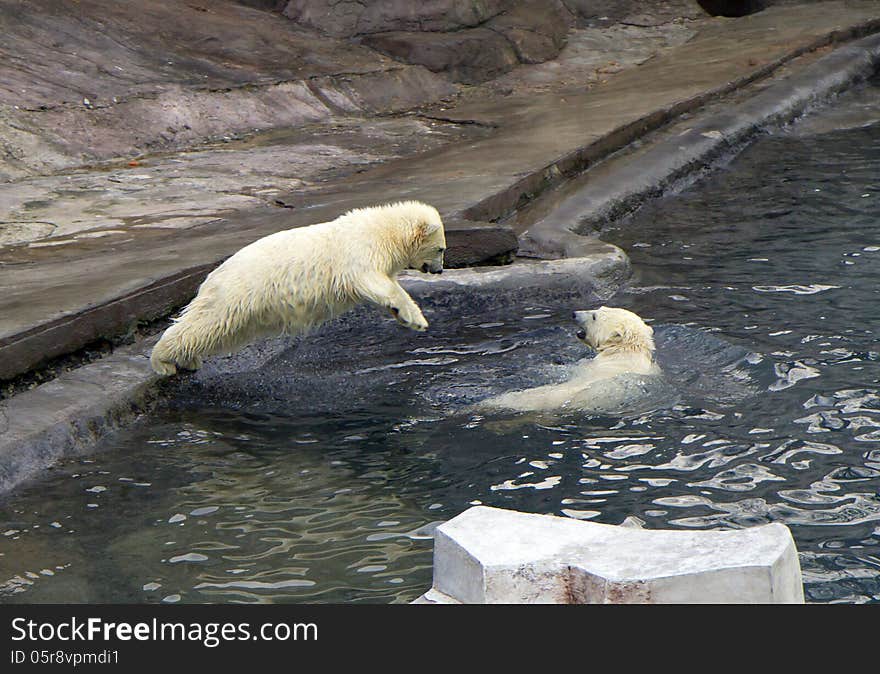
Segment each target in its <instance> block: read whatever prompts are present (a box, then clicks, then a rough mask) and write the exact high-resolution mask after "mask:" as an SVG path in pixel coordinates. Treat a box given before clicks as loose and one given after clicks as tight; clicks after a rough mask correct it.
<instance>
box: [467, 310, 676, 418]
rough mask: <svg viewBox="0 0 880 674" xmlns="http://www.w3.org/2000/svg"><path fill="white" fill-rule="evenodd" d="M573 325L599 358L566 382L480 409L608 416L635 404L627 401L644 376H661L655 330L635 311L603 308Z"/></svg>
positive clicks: (577, 367) (577, 315)
mask: <svg viewBox="0 0 880 674" xmlns="http://www.w3.org/2000/svg"><path fill="white" fill-rule="evenodd" d="M574 320H575V322H576V323H577V324H578V326H579V327H580V329H579V330H578V332H577V337H578V339H580V340H581V341H582V342H583V343H584V344H586V345H587V346H589V347H591V348H592V349H594V350H595V351H596V356H595V357H594V358H590V359H584V360H581V361H579V362H577V363H576V364H574V365H573V366H572V368H571V372H570V377H569V378H568V379H567V380H566V381H564V382H562V383H559V384H548V385H546V386H538V387H536V388H530V389H526V390H524V391H512V392H510V393H503V394H501V395H498V396H495V397H493V398H489V399H487V400H484V401H482V402H480V403H478V407H480V408H483V409H496V410H502V409H503V410H512V411H517V412H552V411H561V410H583V411H597V412H603V413H605V412H610V411H614V409H615V408H621V409H622V407H624V406H626V405H627V403H629V402H631V401H629V400H628V398H630V397H631V394H632V393H633V392H634V391H636V389H637V388H640V387H642V384H643V383H644V378H645V377H655V376H658V375H660V374H661V371H660V367H659V366H658V365H657V363H656V362H655V361H654V330H653V329H652V328H651V326H650V325H647V324H645V322H644V321H643V320H642V319H641V318H640V317H639V316H637V315H636V314H634V313H633V312H631V311H627V310H626V309H620V308H618V307H599V308H598V309H595V310H593V311H576V312H574ZM634 383H635V384H636V385H635V386H634V385H633V384H634ZM642 388H643V387H642Z"/></svg>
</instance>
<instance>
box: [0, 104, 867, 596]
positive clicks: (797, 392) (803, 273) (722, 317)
mask: <svg viewBox="0 0 880 674" xmlns="http://www.w3.org/2000/svg"><path fill="white" fill-rule="evenodd" d="M876 94H877V91H876V89H872V88H868V89H866V90H863V91H860V92H857V94H856V95H857V96H858V97H861V98H859V99H858V103H859V105H861V106H865V105H866V103H865V101H870V100H877V96H876ZM872 97H873V98H872ZM841 103H842V104H843V105H845V104H846V99H844V100H842V101H841ZM835 114H838V117H841V115H840V113H835ZM843 117H845V118H846V119H847V120H848V124H847V126H848V127H850V128H847V129H845V130H840V129H837V128H836V127H835V125H834V124H832V123H825V124H824V126H823V124H821V123H819V122H816V121H815V118H814V120H813V121H811V122H810V124H811V125H812V126H811V127H810V128H809V129H808V130H809V133H806V132H804V133H801V132H799V131H798V127H795V128H794V129H793V130H791V131H788V132H785V133H779V134H777V135H774V136H770V137H767V138H765V139H763V140H761V141H759V142H758V143H756V144H755V145H754V146H753V147H751V148H750V149H749V150H747V151H746V152H744V153H743V154H742V155H741V156H740V157H739V158H738V159H737V160H736V161H735V162H733V164H732V165H731V166H730V167H729V169H728V170H726V171H724V172H723V173H719V174H717V175H715V176H713V177H711V178H710V179H708V180H706V181H705V182H704V183H702V184H701V185H700V186H698V187H696V188H693V189H691V190H689V191H687V192H685V193H682V194H681V195H677V196H672V197H668V198H665V199H663V200H660V201H657V202H655V203H652V204H650V205H648V206H646V207H644V208H643V209H642V210H641V211H640V212H638V213H637V214H636V215H635V216H634V217H633V218H631V219H630V220H628V221H627V222H625V223H621V225H620V226H619V227H618V228H616V229H614V230H611V231H608V232H605V233H604V234H603V238H605V239H607V240H609V241H611V242H613V243H616V244H618V245H620V246H622V247H623V248H624V249H625V250H627V252H628V253H629V254H630V256H631V259H632V261H633V265H634V268H635V270H636V278H635V280H634V283H633V284H632V285H631V286H630V287H629V288H627V289H626V290H625V291H624V292H623V293H621V294H620V295H619V296H618V297H616V298H614V301H613V302H609V304H610V303H614V304H618V305H621V306H625V307H627V308H630V309H632V310H634V311H636V312H637V313H639V314H641V315H642V316H644V317H646V318H648V319H650V320H651V321H652V322H653V324H654V327H655V331H656V341H657V346H658V359H659V361H660V363H661V365H662V367H663V369H664V372H665V373H666V377H667V379H668V380H669V381H670V382H672V384H673V385H674V387H675V395H674V399H671V400H670V401H668V403H669V404H666V405H662V406H659V407H660V409H657V410H655V411H653V412H651V413H646V414H633V415H628V416H624V417H622V418H620V417H616V418H614V417H585V416H582V415H581V416H576V415H559V416H555V417H541V418H536V417H534V418H528V417H516V416H510V415H508V416H500V415H499V416H492V417H488V416H486V415H478V414H474V413H472V412H470V411H469V405H470V404H472V403H473V402H476V401H478V400H480V399H481V398H483V397H487V396H489V395H493V394H495V393H500V392H502V391H505V390H509V389H511V388H518V387H519V388H523V387H527V386H534V385H538V384H543V383H548V382H553V381H559V380H561V379H563V378H564V377H565V373H566V368H567V367H568V366H569V365H570V364H571V363H573V362H575V361H576V360H578V359H580V358H583V357H584V356H585V355H586V354H585V352H584V348H583V346H582V345H580V344H579V343H578V342H577V341H576V340H575V339H574V337H573V332H574V326H572V325H571V324H570V323H569V320H568V317H569V315H570V312H571V310H572V309H575V308H584V307H582V306H572V302H571V301H568V300H566V301H563V302H560V301H556V300H554V298H546V301H543V302H535V303H531V304H523V305H522V306H521V307H518V308H517V311H515V312H510V311H499V310H496V311H493V310H492V309H491V308H489V309H486V308H485V307H482V308H481V309H480V310H479V311H478V312H473V313H471V314H469V312H468V308H467V306H462V307H459V308H456V307H452V306H445V307H433V308H430V307H429V308H428V309H429V310H428V312H427V313H428V318H429V320H431V322H432V330H431V331H430V332H429V333H427V334H424V335H413V334H411V333H408V332H406V331H403V330H401V329H398V328H397V326H395V325H394V324H393V323H391V322H387V321H385V320H384V319H383V318H381V317H378V316H376V315H375V314H373V313H369V312H356V313H355V314H353V315H352V316H350V317H346V318H344V319H343V320H341V321H339V322H338V323H336V324H334V325H332V326H329V327H328V328H326V329H324V330H322V331H319V332H318V333H316V334H314V335H311V336H309V337H307V338H305V339H301V340H294V341H288V340H274V341H270V342H265V343H262V344H260V345H257V346H255V347H253V348H250V349H248V350H247V351H246V352H245V353H243V354H241V355H239V356H236V357H231V358H220V359H215V360H213V361H212V362H211V363H209V364H208V365H207V367H206V368H205V369H204V370H203V371H202V372H201V373H199V375H198V376H195V377H192V378H190V379H189V380H187V381H186V382H184V383H183V384H182V385H181V386H180V388H179V390H178V391H177V392H176V395H175V396H174V397H173V399H172V400H171V401H169V404H168V407H167V409H164V410H163V411H161V412H160V413H157V414H156V415H154V416H152V417H150V418H148V419H144V420H142V422H141V423H140V424H139V425H138V426H137V427H136V428H134V429H131V430H129V431H127V432H126V433H125V434H120V435H119V436H117V437H115V438H112V439H110V440H108V441H107V442H106V443H105V446H104V448H103V449H104V451H102V452H100V453H98V454H95V455H94V456H91V457H89V458H88V459H80V460H74V461H69V462H67V463H65V464H63V465H61V466H59V467H57V468H56V469H55V470H54V471H53V475H52V476H51V477H49V478H48V479H47V480H44V481H42V482H40V483H39V484H35V485H32V486H31V487H29V488H25V489H22V490H20V491H18V492H17V493H16V494H14V496H13V497H10V498H8V499H7V500H6V501H5V502H4V503H3V504H0V520H2V522H0V600H2V601H6V602H17V601H27V602H45V601H53V602H81V601H89V602H95V601H103V602H121V601H129V602H154V601H155V602H159V601H167V602H176V601H183V602H206V601H207V602H213V601H241V602H281V601H344V602H348V601H369V602H390V601H398V602H400V601H409V600H412V599H413V598H415V597H416V596H417V595H418V594H420V593H421V592H422V591H424V589H425V588H427V587H428V586H429V585H430V579H431V539H430V532H431V530H432V528H433V526H435V525H436V523H437V522H439V521H443V520H446V519H448V518H450V517H453V516H454V515H456V514H458V513H459V512H461V511H462V510H464V509H466V508H467V507H468V506H469V504H476V503H484V504H488V505H496V506H501V507H508V508H516V509H519V510H524V511H529V512H543V513H554V514H558V515H565V516H568V517H573V518H578V519H589V520H594V521H598V522H606V523H612V524H618V523H620V522H622V521H623V520H624V519H625V518H627V517H634V518H638V519H639V520H641V521H642V522H643V523H644V526H646V527H648V528H660V527H672V528H709V527H746V526H753V525H756V524H761V523H764V522H770V521H780V522H784V523H786V524H787V525H789V526H790V527H791V529H792V531H793V533H794V535H795V538H796V539H797V543H798V547H799V549H800V551H801V562H802V565H803V568H804V572H805V579H806V582H807V586H806V589H807V596H808V599H809V600H811V601H850V602H851V601H858V602H866V601H877V600H878V599H880V496H878V493H880V385H878V377H880V354H878V347H877V343H878V340H877V331H878V329H880V312H878V311H877V307H878V299H880V298H878V292H880V290H878V287H877V284H876V279H877V278H878V273H880V230H878V229H877V221H878V216H880V186H878V185H877V183H876V179H877V178H876V177H877V176H878V175H880V126H878V125H866V126H864V125H859V124H853V123H851V122H852V119H853V117H852V115H849V116H846V115H843Z"/></svg>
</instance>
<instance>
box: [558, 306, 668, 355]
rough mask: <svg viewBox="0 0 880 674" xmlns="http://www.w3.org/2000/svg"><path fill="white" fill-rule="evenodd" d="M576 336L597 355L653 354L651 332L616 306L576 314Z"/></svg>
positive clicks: (641, 321)
mask: <svg viewBox="0 0 880 674" xmlns="http://www.w3.org/2000/svg"><path fill="white" fill-rule="evenodd" d="M574 320H575V322H576V323H577V324H578V326H580V330H578V332H577V337H578V339H580V340H581V341H582V342H583V343H584V344H586V345H587V346H589V347H591V348H593V349H595V350H596V351H597V352H598V353H607V354H612V353H620V352H624V351H627V352H638V353H643V354H645V355H648V354H653V352H654V330H653V328H651V326H650V325H646V324H645V322H644V321H643V320H642V319H641V318H639V316H637V315H636V314H634V313H633V312H631V311H627V310H626V309H620V308H618V307H599V308H598V309H594V310H592V311H575V312H574Z"/></svg>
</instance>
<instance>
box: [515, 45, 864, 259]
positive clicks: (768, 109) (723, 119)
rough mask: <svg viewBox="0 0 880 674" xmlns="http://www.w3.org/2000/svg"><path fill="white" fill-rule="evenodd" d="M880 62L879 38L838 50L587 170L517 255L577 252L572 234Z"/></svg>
mask: <svg viewBox="0 0 880 674" xmlns="http://www.w3.org/2000/svg"><path fill="white" fill-rule="evenodd" d="M878 64H880V35H872V36H870V37H867V38H863V39H861V40H858V41H856V42H854V43H852V44H850V45H846V46H843V47H839V48H838V49H836V50H835V51H833V52H832V53H830V54H828V55H827V56H825V57H823V58H821V59H819V60H818V61H817V62H816V63H814V64H812V65H810V66H807V67H805V68H804V69H803V70H802V71H800V72H797V73H796V74H794V75H792V76H791V77H789V78H787V79H785V80H781V81H779V82H777V83H774V84H772V85H770V86H769V87H768V88H767V89H766V90H765V91H763V92H761V93H759V94H757V95H755V96H754V97H752V98H750V99H748V100H746V101H745V102H743V103H740V104H739V105H736V106H733V107H731V108H729V109H727V110H724V111H723V112H721V113H720V114H719V113H716V114H708V115H703V116H702V117H698V119H697V121H696V122H695V123H694V124H692V125H691V126H690V128H688V129H687V130H686V131H684V132H682V133H681V135H675V136H672V137H669V138H667V139H665V140H663V141H660V142H658V143H656V144H654V145H652V146H650V148H649V149H648V150H646V151H644V152H640V153H638V154H637V155H636V156H633V157H626V156H623V157H620V158H619V159H618V160H616V161H615V160H612V161H614V162H615V163H614V166H613V167H611V166H604V167H597V168H596V169H593V170H592V171H591V172H590V173H587V174H584V176H583V177H582V180H583V181H584V185H583V187H582V188H581V189H578V190H576V191H574V192H573V193H572V194H571V195H569V196H568V197H567V198H565V199H563V200H562V201H561V202H560V203H558V204H557V206H556V207H555V208H554V210H553V211H552V213H550V214H549V215H547V216H546V217H544V218H543V219H541V220H540V221H538V222H536V223H534V224H532V225H531V226H530V227H529V228H528V230H527V231H526V232H525V233H524V234H523V236H522V239H521V252H522V254H526V255H532V256H535V257H557V256H577V255H580V243H581V242H580V237H578V236H577V234H579V233H582V232H587V231H592V230H596V229H598V228H600V227H601V225H603V224H605V223H607V222H609V221H611V220H614V219H616V218H619V217H621V216H623V215H625V214H626V213H628V212H630V211H632V210H634V209H635V208H637V207H638V206H639V205H640V204H641V203H643V202H644V201H645V200H646V199H648V198H652V197H658V196H660V195H662V194H664V193H665V192H666V191H668V190H669V189H672V188H674V186H675V185H676V183H678V182H680V181H682V180H685V179H686V178H688V176H690V175H692V174H694V173H696V172H698V171H700V170H702V169H705V168H706V167H707V166H709V165H711V164H712V163H713V162H715V161H718V160H719V159H722V158H724V157H727V156H730V155H731V154H732V153H734V152H736V151H738V150H741V149H743V148H744V147H745V146H746V145H747V144H748V142H749V141H750V140H751V139H753V138H754V137H756V136H757V135H758V134H759V133H760V132H761V131H762V130H763V129H766V128H768V127H772V126H774V125H780V124H784V123H787V122H789V121H791V120H793V119H795V118H796V117H798V116H799V115H802V114H804V113H805V112H806V111H807V110H808V109H809V108H810V106H812V105H815V104H816V103H817V102H820V101H822V100H825V99H828V98H831V97H832V96H834V95H835V94H838V93H840V92H841V91H843V90H844V89H846V88H848V87H849V86H852V85H853V84H854V83H855V82H857V81H859V80H861V79H865V78H867V77H869V76H870V75H871V74H873V72H874V71H875V70H876V69H877V67H878Z"/></svg>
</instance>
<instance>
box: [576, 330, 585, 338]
mask: <svg viewBox="0 0 880 674" xmlns="http://www.w3.org/2000/svg"><path fill="white" fill-rule="evenodd" d="M577 338H578V339H586V338H587V331H586V330H578V331H577Z"/></svg>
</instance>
